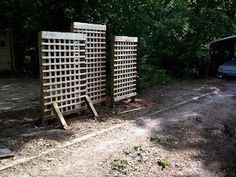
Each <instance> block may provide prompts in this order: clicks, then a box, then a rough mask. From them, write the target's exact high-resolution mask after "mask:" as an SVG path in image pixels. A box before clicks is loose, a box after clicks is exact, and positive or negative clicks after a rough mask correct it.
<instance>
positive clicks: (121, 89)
mask: <svg viewBox="0 0 236 177" xmlns="http://www.w3.org/2000/svg"><path fill="white" fill-rule="evenodd" d="M137 42H138V38H137V37H126V36H114V37H113V40H112V62H111V70H112V71H111V73H112V84H111V85H112V99H113V101H114V102H116V101H120V100H123V99H126V98H131V97H134V96H136V77H137V69H136V67H137V62H136V55H137Z"/></svg>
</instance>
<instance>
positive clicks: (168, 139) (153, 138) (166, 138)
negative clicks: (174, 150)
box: [150, 135, 175, 144]
mask: <svg viewBox="0 0 236 177" xmlns="http://www.w3.org/2000/svg"><path fill="white" fill-rule="evenodd" d="M150 141H152V142H154V143H160V144H168V143H172V142H174V141H175V137H173V136H160V135H154V136H151V137H150Z"/></svg>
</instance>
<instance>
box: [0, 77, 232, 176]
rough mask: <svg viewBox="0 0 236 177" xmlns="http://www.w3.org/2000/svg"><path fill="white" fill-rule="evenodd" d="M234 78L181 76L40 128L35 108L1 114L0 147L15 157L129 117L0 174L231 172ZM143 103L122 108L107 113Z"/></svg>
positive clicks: (77, 174) (26, 154)
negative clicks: (62, 124)
mask: <svg viewBox="0 0 236 177" xmlns="http://www.w3.org/2000/svg"><path fill="white" fill-rule="evenodd" d="M235 86H236V82H235V81H224V80H215V79H209V80H200V81H199V80H197V81H182V82H176V83H173V84H171V85H163V86H156V87H153V88H150V89H147V90H145V91H144V92H143V94H142V95H140V96H139V98H138V99H137V100H136V102H134V103H128V102H124V103H120V104H118V105H117V107H116V110H112V109H111V108H109V105H108V106H96V108H97V110H98V112H99V118H98V120H97V121H96V120H94V119H93V118H92V115H91V113H89V112H87V113H85V114H84V115H71V116H69V117H67V121H68V124H69V125H70V127H71V129H69V130H66V131H64V130H60V129H55V124H54V125H52V126H49V127H44V126H42V125H41V124H40V122H39V116H40V113H39V112H38V110H37V109H34V108H32V109H25V110H22V111H18V112H15V113H6V112H5V113H0V115H1V116H0V121H1V122H0V129H1V130H2V131H1V132H0V146H4V147H8V148H10V149H11V150H12V151H13V152H14V153H15V157H14V158H11V159H3V160H1V161H0V167H1V165H2V166H4V165H6V164H8V163H11V162H13V161H14V160H18V159H22V158H27V157H31V156H33V155H37V154H40V153H41V152H44V151H45V150H48V149H50V148H55V147H58V146H60V145H61V144H63V143H65V142H67V141H69V140H73V139H75V138H78V137H81V136H83V135H86V134H88V133H91V132H95V131H97V130H102V129H104V128H108V127H111V126H113V125H116V124H119V123H123V122H129V121H130V120H136V123H135V124H132V123H130V124H128V125H127V126H125V127H123V128H120V129H118V130H113V131H111V132H109V133H105V134H104V135H100V136H97V137H94V138H91V139H89V140H87V141H84V142H81V143H76V144H74V145H73V146H69V147H67V148H63V149H60V150H58V151H55V152H53V153H49V154H47V155H43V156H42V157H39V158H36V159H33V160H31V161H29V162H27V163H24V164H21V165H17V166H15V167H13V168H9V169H6V170H4V171H1V172H0V176H236V175H235V174H236V173H235V172H236V170H235V168H236V162H235V158H234V157H235V149H236V147H235V146H236V143H235V142H236V140H235V137H236V135H235V132H236V130H235V125H236V124H235V120H236V118H235V116H236V114H235V113H234V109H235V105H236V99H235V98H236V96H235V95H236V89H235V88H236V87H235ZM215 89H219V90H220V91H219V92H218V93H216V94H213V95H210V96H207V97H206V98H202V99H200V100H195V101H193V102H191V103H188V104H186V105H184V106H181V107H178V108H175V109H173V110H170V111H167V112H163V113H161V114H158V115H154V116H149V113H151V112H153V111H154V110H158V109H161V108H164V107H166V106H171V105H173V104H176V103H179V102H182V101H184V100H187V99H190V98H193V97H195V96H199V95H201V94H204V93H208V92H211V91H214V90H215ZM139 107H146V109H143V110H140V111H136V112H132V113H129V114H124V115H116V114H114V113H113V112H117V110H118V111H123V110H127V109H133V108H139Z"/></svg>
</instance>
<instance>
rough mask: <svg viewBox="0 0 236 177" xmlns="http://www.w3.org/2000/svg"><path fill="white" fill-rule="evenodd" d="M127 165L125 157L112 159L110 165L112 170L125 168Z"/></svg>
mask: <svg viewBox="0 0 236 177" xmlns="http://www.w3.org/2000/svg"><path fill="white" fill-rule="evenodd" d="M128 166H129V162H128V160H127V159H125V158H122V157H119V158H116V159H114V160H113V162H112V164H111V167H112V169H113V170H118V171H122V170H124V169H126V168H128Z"/></svg>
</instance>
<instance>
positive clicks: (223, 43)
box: [209, 35, 236, 48]
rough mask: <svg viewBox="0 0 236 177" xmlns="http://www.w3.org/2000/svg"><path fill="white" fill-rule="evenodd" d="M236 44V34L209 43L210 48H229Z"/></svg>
mask: <svg viewBox="0 0 236 177" xmlns="http://www.w3.org/2000/svg"><path fill="white" fill-rule="evenodd" d="M235 45H236V35H234V36H228V37H225V38H221V39H216V40H214V41H211V42H210V43H209V48H227V47H229V46H230V47H232V46H235Z"/></svg>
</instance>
